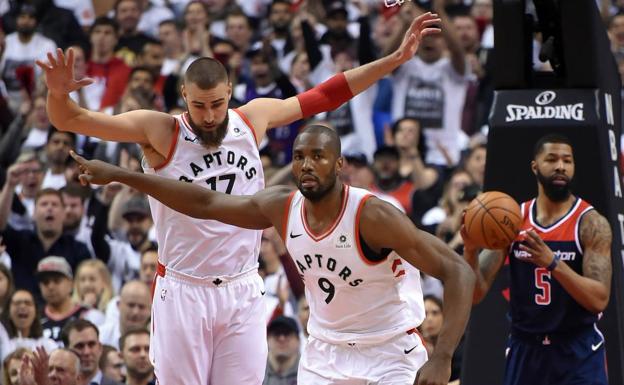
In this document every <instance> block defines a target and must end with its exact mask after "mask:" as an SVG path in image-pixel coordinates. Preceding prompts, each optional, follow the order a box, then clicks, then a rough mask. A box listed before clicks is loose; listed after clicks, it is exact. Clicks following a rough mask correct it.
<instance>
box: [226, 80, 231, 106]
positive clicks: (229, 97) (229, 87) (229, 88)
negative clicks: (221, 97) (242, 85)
mask: <svg viewBox="0 0 624 385" xmlns="http://www.w3.org/2000/svg"><path fill="white" fill-rule="evenodd" d="M227 92H228V96H227V100H228V102H229V101H230V99H232V82H228V91H227Z"/></svg>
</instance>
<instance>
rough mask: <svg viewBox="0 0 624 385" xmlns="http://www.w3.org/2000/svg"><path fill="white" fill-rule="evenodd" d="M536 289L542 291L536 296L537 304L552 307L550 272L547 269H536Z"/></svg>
mask: <svg viewBox="0 0 624 385" xmlns="http://www.w3.org/2000/svg"><path fill="white" fill-rule="evenodd" d="M545 278H547V279H545ZM535 287H536V288H538V289H539V290H541V293H538V294H535V303H536V304H538V305H550V271H548V270H546V268H545V267H538V268H537V269H535Z"/></svg>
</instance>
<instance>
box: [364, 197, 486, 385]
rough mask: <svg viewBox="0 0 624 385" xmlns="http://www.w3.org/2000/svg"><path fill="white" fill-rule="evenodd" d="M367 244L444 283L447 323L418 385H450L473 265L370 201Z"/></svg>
mask: <svg viewBox="0 0 624 385" xmlns="http://www.w3.org/2000/svg"><path fill="white" fill-rule="evenodd" d="M360 228H361V234H362V236H363V237H364V241H366V243H367V244H368V245H369V246H370V247H371V248H372V249H373V250H375V251H380V250H381V249H382V248H386V249H392V250H394V251H395V252H396V253H398V254H399V255H400V256H401V257H402V258H403V259H405V260H406V261H407V262H409V263H411V264H412V265H414V266H415V267H416V268H418V269H420V270H422V271H423V272H425V273H427V274H429V275H431V276H433V277H436V278H438V279H439V280H441V281H442V282H443V283H444V323H443V324H442V329H441V331H440V336H439V337H438V342H437V344H436V347H435V350H434V352H433V354H432V356H431V357H430V358H429V361H428V362H427V363H426V364H425V365H424V366H423V367H422V368H421V369H420V371H419V377H418V378H419V383H426V384H447V383H448V379H449V377H450V375H451V357H452V356H453V352H454V351H455V349H456V347H457V344H458V343H459V340H460V338H461V336H462V335H463V333H464V329H465V328H466V323H467V322H468V316H469V314H470V308H471V306H472V292H473V288H474V284H475V276H474V274H473V273H472V271H471V269H470V266H468V264H467V263H466V262H465V261H464V260H463V259H462V258H461V257H460V256H459V255H457V254H456V253H455V252H454V251H453V250H451V249H450V248H449V247H448V246H446V244H444V243H443V242H442V241H441V240H439V239H438V238H436V237H434V236H432V235H430V234H428V233H426V232H423V231H420V230H418V229H417V228H416V226H414V224H413V223H412V222H411V221H410V220H409V218H408V217H407V216H405V214H403V213H401V212H400V211H399V210H397V209H396V208H394V207H393V206H391V205H390V204H388V203H386V202H383V201H381V200H379V199H377V198H370V199H369V200H368V201H367V202H366V203H365V205H364V208H363V209H362V216H361V219H360Z"/></svg>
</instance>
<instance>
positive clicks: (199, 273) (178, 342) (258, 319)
mask: <svg viewBox="0 0 624 385" xmlns="http://www.w3.org/2000/svg"><path fill="white" fill-rule="evenodd" d="M436 23H439V19H438V18H437V15H434V14H431V13H427V14H424V15H421V16H419V17H418V18H416V19H415V20H414V22H413V23H412V25H411V26H410V28H409V29H408V31H407V32H406V34H405V38H404V39H403V42H402V44H401V46H400V47H399V48H398V49H397V50H396V51H395V52H393V53H392V54H390V55H388V56H386V57H384V58H381V59H379V60H377V61H375V62H372V63H369V64H366V65H364V66H361V67H358V68H355V69H353V70H350V71H347V72H345V73H340V74H338V75H336V76H334V77H333V78H331V79H329V80H328V81H326V82H325V83H322V84H320V85H319V86H317V87H315V88H313V89H311V90H309V91H306V92H305V93H303V94H300V95H297V96H296V97H291V98H288V99H286V100H279V99H266V98H259V99H255V100H253V101H251V102H250V103H248V104H246V105H244V106H242V107H240V109H239V110H228V101H229V100H230V96H231V94H232V87H231V84H230V83H229V81H228V77H227V73H226V71H225V68H223V66H222V65H221V64H220V63H219V62H218V61H216V60H214V59H210V58H201V59H198V60H197V61H195V62H193V63H192V64H191V65H190V66H189V68H188V70H187V72H186V74H185V77H184V84H183V85H182V88H181V94H182V97H183V98H184V100H185V102H186V104H187V112H185V113H184V114H182V115H179V116H174V117H172V116H171V115H169V114H165V113H160V112H155V111H146V110H139V111H132V112H128V113H124V114H120V115H116V116H108V115H105V114H101V113H97V112H92V111H89V110H86V109H83V108H80V107H79V106H78V105H76V104H75V103H74V102H72V100H71V99H70V98H69V93H70V92H72V91H74V90H76V89H78V88H80V87H82V86H85V85H87V84H90V82H91V80H90V79H81V80H75V79H74V75H73V60H74V54H73V51H71V50H70V51H68V55H67V57H65V55H63V52H62V51H60V50H58V51H57V55H56V56H54V55H53V54H52V53H49V54H48V62H41V61H37V65H39V66H40V67H41V68H42V69H43V71H44V72H45V75H46V83H47V86H48V99H47V108H48V114H49V117H50V122H51V123H52V124H53V125H54V126H55V127H57V128H58V129H60V130H65V131H71V132H76V133H80V134H83V135H88V136H95V137H99V138H101V139H103V140H112V141H120V142H135V143H138V144H140V145H141V147H142V148H143V152H144V162H143V163H144V169H145V171H146V173H148V174H156V175H161V176H164V177H166V178H170V179H176V180H183V181H186V182H192V183H193V184H197V185H199V186H202V187H203V188H204V189H212V190H217V191H221V192H225V193H227V194H231V195H241V194H248V195H251V194H254V193H255V192H257V191H259V190H260V189H261V188H262V187H263V184H262V183H263V182H262V180H263V175H262V169H261V165H260V160H259V155H258V149H257V143H260V141H261V140H262V139H263V138H264V134H265V132H266V130H267V129H268V128H272V127H277V126H282V125H285V124H289V123H291V122H293V121H295V120H297V119H301V118H305V117H309V116H312V115H315V114H317V113H320V112H322V111H329V110H333V109H335V108H337V107H339V106H340V105H342V104H343V103H345V102H346V101H347V100H349V99H350V98H352V97H353V96H354V95H356V94H358V93H360V92H362V91H363V90H365V89H366V88H368V87H369V86H370V85H372V84H374V83H375V82H376V81H377V80H379V79H380V78H381V77H383V76H385V75H386V74H389V73H390V72H391V71H393V70H394V69H396V68H397V67H398V66H400V65H401V64H402V63H404V62H406V61H407V60H409V59H411V58H412V57H413V56H414V54H415V52H416V50H417V48H418V44H419V42H420V39H421V38H422V37H423V36H426V35H429V34H434V33H439V32H440V30H439V29H438V28H433V27H432V26H433V25H435V24H436ZM150 204H151V206H152V213H153V215H154V220H155V225H156V230H157V238H158V244H159V256H160V262H161V264H160V265H159V268H158V275H159V277H158V278H157V279H156V284H155V291H154V299H153V306H152V343H151V344H150V347H151V352H150V353H151V354H150V357H151V359H152V361H153V363H154V366H155V373H156V376H157V377H158V379H159V380H160V382H161V383H162V384H166V385H169V384H201V385H205V384H213V385H222V384H245V385H247V384H253V385H258V384H260V383H261V382H262V379H263V376H264V372H265V367H266V357H267V347H266V338H265V336H266V325H265V324H264V323H263V322H262V320H263V319H265V317H264V316H263V314H262V312H263V309H264V303H263V300H262V295H263V293H264V288H263V284H262V280H261V278H260V277H259V276H258V274H257V259H258V251H259V245H260V233H259V232H258V231H254V230H245V229H240V228H237V227H234V226H228V225H224V224H221V223H218V222H215V221H209V220H197V219H193V218H190V217H187V216H184V215H181V214H179V213H177V212H174V211H173V210H171V209H169V208H167V207H165V206H163V205H162V204H160V203H159V202H156V201H154V200H151V201H150Z"/></svg>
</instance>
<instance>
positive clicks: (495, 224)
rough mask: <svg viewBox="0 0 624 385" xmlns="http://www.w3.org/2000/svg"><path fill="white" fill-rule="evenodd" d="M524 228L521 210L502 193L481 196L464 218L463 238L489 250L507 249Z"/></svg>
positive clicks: (512, 200) (490, 192)
mask: <svg viewBox="0 0 624 385" xmlns="http://www.w3.org/2000/svg"><path fill="white" fill-rule="evenodd" d="M521 224H522V215H521V213H520V206H519V205H518V203H517V202H516V201H515V200H514V199H513V198H512V197H510V196H509V195H507V194H505V193H503V192H500V191H488V192H485V193H482V194H479V195H478V196H477V197H476V198H475V199H473V200H472V202H470V204H469V205H468V207H467V208H466V212H465V214H464V228H463V236H464V237H465V238H468V239H469V241H470V243H472V244H474V245H477V246H479V247H482V248H486V249H505V248H507V247H508V246H509V244H511V242H512V241H513V240H514V239H515V238H516V236H517V235H518V232H519V231H520V226H521Z"/></svg>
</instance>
